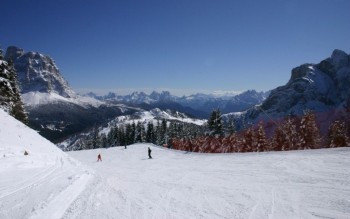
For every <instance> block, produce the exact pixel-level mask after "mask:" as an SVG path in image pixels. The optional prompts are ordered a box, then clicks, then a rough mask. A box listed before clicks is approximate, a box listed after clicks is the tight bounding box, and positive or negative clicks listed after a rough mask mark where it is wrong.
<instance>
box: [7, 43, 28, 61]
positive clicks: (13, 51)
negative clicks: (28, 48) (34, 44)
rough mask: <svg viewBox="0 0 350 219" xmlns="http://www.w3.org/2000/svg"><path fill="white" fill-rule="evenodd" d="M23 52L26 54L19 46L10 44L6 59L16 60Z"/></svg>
mask: <svg viewBox="0 0 350 219" xmlns="http://www.w3.org/2000/svg"><path fill="white" fill-rule="evenodd" d="M23 54H24V50H23V49H21V48H18V47H16V46H9V47H8V48H7V50H6V55H5V59H6V60H10V59H11V60H15V59H17V58H18V57H20V56H21V55H23Z"/></svg>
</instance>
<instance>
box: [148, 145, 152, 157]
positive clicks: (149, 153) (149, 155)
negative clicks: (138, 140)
mask: <svg viewBox="0 0 350 219" xmlns="http://www.w3.org/2000/svg"><path fill="white" fill-rule="evenodd" d="M151 152H152V150H151V148H150V147H148V159H152V156H151Z"/></svg>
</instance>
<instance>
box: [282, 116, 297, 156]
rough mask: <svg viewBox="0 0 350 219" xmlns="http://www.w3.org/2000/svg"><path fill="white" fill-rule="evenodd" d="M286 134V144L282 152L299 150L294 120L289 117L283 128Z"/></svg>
mask: <svg viewBox="0 0 350 219" xmlns="http://www.w3.org/2000/svg"><path fill="white" fill-rule="evenodd" d="M282 128H283V132H284V134H285V144H284V148H283V149H282V150H296V149H298V133H297V130H296V125H295V121H294V119H292V118H291V117H289V118H288V119H287V120H286V121H285V123H284V124H283V126H282Z"/></svg>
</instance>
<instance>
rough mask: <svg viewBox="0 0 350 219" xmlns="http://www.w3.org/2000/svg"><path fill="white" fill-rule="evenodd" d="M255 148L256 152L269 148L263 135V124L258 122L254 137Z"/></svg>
mask: <svg viewBox="0 0 350 219" xmlns="http://www.w3.org/2000/svg"><path fill="white" fill-rule="evenodd" d="M256 147H257V148H256V150H257V151H258V152H261V151H266V150H268V148H269V144H268V142H267V140H266V134H265V130H264V125H263V122H260V123H259V126H258V131H257V135H256Z"/></svg>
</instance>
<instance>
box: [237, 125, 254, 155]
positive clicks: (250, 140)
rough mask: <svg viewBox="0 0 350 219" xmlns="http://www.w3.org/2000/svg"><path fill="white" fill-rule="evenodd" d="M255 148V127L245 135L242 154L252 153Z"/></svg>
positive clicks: (250, 128) (249, 129)
mask: <svg viewBox="0 0 350 219" xmlns="http://www.w3.org/2000/svg"><path fill="white" fill-rule="evenodd" d="M254 146H255V136H254V130H253V127H249V128H247V129H246V131H245V132H244V135H243V140H242V148H241V150H240V151H241V152H251V151H253V148H254Z"/></svg>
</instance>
